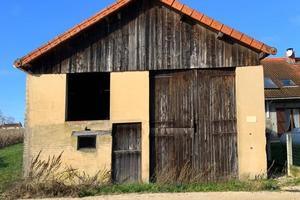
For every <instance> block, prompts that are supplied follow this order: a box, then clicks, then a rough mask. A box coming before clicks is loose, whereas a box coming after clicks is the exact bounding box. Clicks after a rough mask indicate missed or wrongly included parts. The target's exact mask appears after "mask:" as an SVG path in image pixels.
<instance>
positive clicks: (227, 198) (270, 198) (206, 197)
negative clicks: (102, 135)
mask: <svg viewBox="0 0 300 200" xmlns="http://www.w3.org/2000/svg"><path fill="white" fill-rule="evenodd" d="M201 199H203V200H299V199H300V192H208V193H173V194H168V193H164V194H123V195H107V196H106V195H105V196H99V197H86V198H81V199H80V198H59V199H55V200H201ZM43 200H45V199H43ZM48 200H50V199H48ZM52 200H53V199H52Z"/></svg>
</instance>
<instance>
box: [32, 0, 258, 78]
mask: <svg viewBox="0 0 300 200" xmlns="http://www.w3.org/2000/svg"><path fill="white" fill-rule="evenodd" d="M258 64H259V56H258V53H257V52H256V51H254V50H252V49H249V48H247V47H245V46H242V45H240V44H238V43H235V42H234V41H232V40H231V39H228V38H227V39H226V37H225V39H224V40H219V39H217V32H214V31H212V30H211V29H209V28H208V27H205V26H204V25H201V24H199V23H195V22H194V21H193V20H191V19H189V18H188V17H183V16H182V15H181V14H179V13H177V12H175V11H174V10H171V9H170V8H167V7H165V6H163V5H160V4H159V3H157V2H155V1H151V2H149V1H148V0H143V1H136V2H133V3H131V4H130V5H128V6H127V7H126V8H125V9H122V10H121V11H119V12H118V13H117V14H114V15H112V16H110V17H107V18H106V20H103V21H102V22H99V23H98V24H96V25H94V26H93V27H91V28H89V29H88V30H87V31H85V32H84V33H81V34H79V35H78V36H76V37H74V38H72V39H70V40H68V41H67V42H65V43H63V44H62V45H60V46H59V47H58V48H56V49H55V50H53V51H51V52H49V53H48V54H46V55H44V56H42V57H41V58H39V59H37V60H35V61H34V62H33V63H32V68H31V70H32V72H33V73H36V74H43V73H75V72H112V71H145V70H164V69H191V68H217V67H236V66H250V65H258Z"/></svg>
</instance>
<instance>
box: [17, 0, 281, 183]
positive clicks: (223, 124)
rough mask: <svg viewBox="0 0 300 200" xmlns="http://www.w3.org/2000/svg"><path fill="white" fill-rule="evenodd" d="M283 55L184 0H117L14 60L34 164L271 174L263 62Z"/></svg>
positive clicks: (120, 173)
mask: <svg viewBox="0 0 300 200" xmlns="http://www.w3.org/2000/svg"><path fill="white" fill-rule="evenodd" d="M275 53H276V49H275V48H272V47H270V46H268V45H266V44H264V43H262V42H259V41H257V40H255V39H253V38H251V37H249V36H247V35H246V34H243V33H241V32H239V31H237V30H235V29H232V28H230V27H228V26H226V25H224V24H222V23H220V22H218V21H216V20H213V19H211V18H209V17H208V16H205V15H203V14H202V13H200V12H198V11H196V10H193V9H192V8H190V7H188V6H186V5H183V4H181V3H180V2H178V1H173V0H160V1H152V0H143V1H141V0H139V1H138V0H121V1H117V2H116V3H114V4H113V5H111V6H109V7H107V8H106V9H104V10H103V11H101V12H99V13H97V14H96V15H95V16H93V17H91V18H90V19H88V20H86V21H84V22H82V23H80V24H79V25H77V26H76V27H74V28H72V29H71V30H69V31H67V32H65V33H64V34H62V35H60V36H58V37H57V38H55V39H54V40H52V41H50V42H49V43H47V44H46V45H44V46H42V47H41V48H38V49H37V50H35V51H33V52H31V53H29V54H28V55H26V56H24V57H23V58H21V59H18V60H17V61H16V62H15V66H16V67H17V68H19V69H22V70H24V71H25V72H26V73H27V74H28V76H27V94H26V96H27V108H26V138H25V151H24V169H25V171H28V167H29V164H30V160H31V159H32V158H33V157H34V156H35V155H36V154H37V153H38V152H39V151H40V150H43V154H44V156H45V158H47V157H48V156H49V155H53V154H56V155H57V154H59V153H60V152H62V151H64V156H63V162H64V163H65V164H67V165H71V166H73V167H74V168H78V169H81V170H84V171H85V172H87V173H90V174H92V173H96V172H97V171H98V170H101V169H108V170H112V178H113V180H114V181H116V182H124V181H130V182H132V181H138V182H139V181H145V182H147V181H149V179H150V178H151V177H154V180H159V179H160V178H161V176H160V175H165V173H168V172H172V173H173V175H174V176H173V179H176V178H178V177H179V175H180V174H181V171H182V170H183V169H188V170H190V171H191V172H192V173H193V174H190V176H193V175H196V174H197V175H201V176H199V177H200V178H201V180H202V181H218V180H228V179H232V178H238V177H239V178H245V177H246V178H249V177H252V178H254V177H257V176H259V175H264V174H265V173H266V171H267V165H266V153H265V145H266V139H265V117H264V93H263V91H264V90H263V68H262V66H261V65H260V60H261V59H263V58H265V57H266V56H268V55H269V54H275Z"/></svg>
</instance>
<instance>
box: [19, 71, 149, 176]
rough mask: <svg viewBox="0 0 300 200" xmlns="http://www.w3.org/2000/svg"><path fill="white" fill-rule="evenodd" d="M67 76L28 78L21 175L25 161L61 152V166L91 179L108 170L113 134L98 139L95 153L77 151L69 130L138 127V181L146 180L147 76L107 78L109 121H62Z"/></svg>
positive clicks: (136, 73) (114, 74)
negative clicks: (123, 125) (135, 124)
mask: <svg viewBox="0 0 300 200" xmlns="http://www.w3.org/2000/svg"><path fill="white" fill-rule="evenodd" d="M65 97H66V75H42V76H32V75H28V77H27V105H26V107H27V108H26V110H27V112H26V113H27V114H26V138H25V152H24V169H25V174H26V172H27V170H26V169H27V168H28V165H29V161H30V160H31V159H32V158H33V157H34V156H35V155H37V154H38V152H39V151H41V150H42V158H43V159H46V158H48V156H49V155H51V156H52V155H59V154H60V153H61V152H62V151H63V152H64V153H63V163H64V164H67V165H69V166H72V167H74V168H77V169H81V170H84V171H85V172H87V173H89V174H95V173H96V172H98V171H99V170H104V169H105V170H110V169H111V151H112V136H111V134H106V135H100V136H98V137H97V148H96V150H94V151H93V150H90V151H78V150H77V138H76V137H74V136H72V132H73V131H79V130H84V129H85V128H86V127H87V128H89V129H91V130H110V131H111V129H112V124H113V123H121V122H124V123H125V122H126V123H127V122H142V123H143V126H142V129H143V130H142V134H143V135H142V139H143V140H142V152H143V154H142V178H143V180H144V181H148V178H149V170H148V166H149V158H148V155H149V154H148V152H149V150H148V149H149V141H148V138H149V127H148V126H149V125H148V124H149V119H148V118H149V106H148V105H149V75H148V72H126V73H111V110H110V112H111V114H110V115H111V120H107V121H81V122H65V110H66V107H65V104H66V102H65V101H66V98H65Z"/></svg>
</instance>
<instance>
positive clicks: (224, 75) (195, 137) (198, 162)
mask: <svg viewBox="0 0 300 200" xmlns="http://www.w3.org/2000/svg"><path fill="white" fill-rule="evenodd" d="M235 101H236V96H235V75H234V69H230V70H190V71H179V72H163V73H162V72H160V73H159V74H157V73H156V74H152V78H151V108H150V110H151V116H150V119H151V144H150V145H151V160H150V162H151V166H150V168H151V175H152V176H155V175H156V180H159V179H160V178H165V176H166V172H168V173H172V174H173V181H178V178H179V177H181V178H182V175H183V173H186V175H187V176H190V177H185V178H194V177H195V176H197V179H198V181H215V180H228V179H231V178H235V177H237V169H238V165H237V163H238V160H237V131H236V102H235ZM161 174H162V177H159V176H160V175H161ZM168 177H170V176H168Z"/></svg>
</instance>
